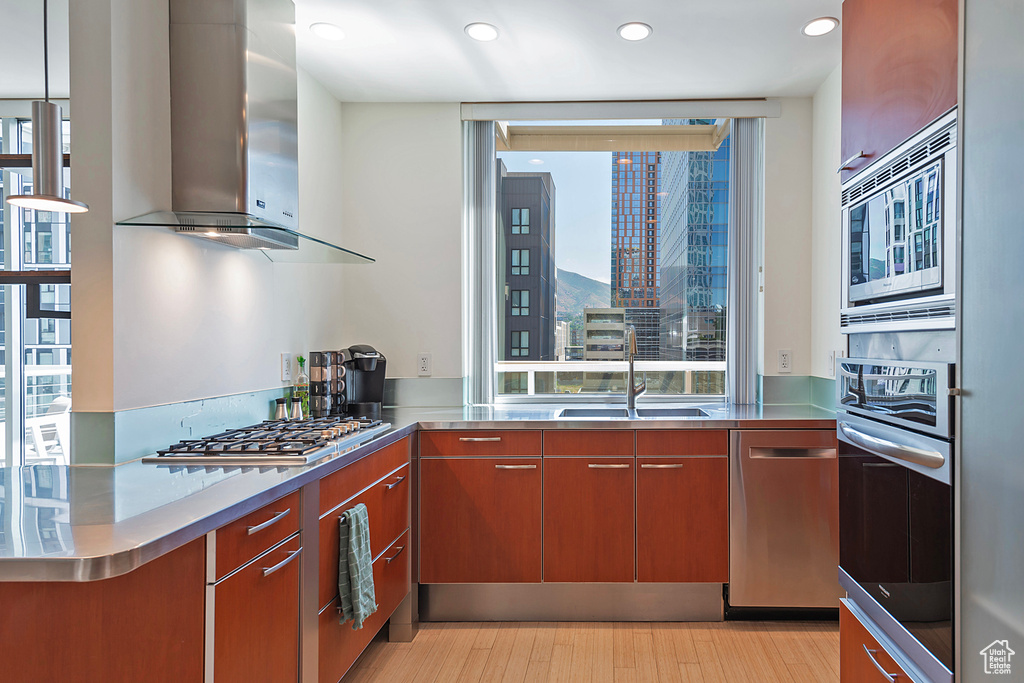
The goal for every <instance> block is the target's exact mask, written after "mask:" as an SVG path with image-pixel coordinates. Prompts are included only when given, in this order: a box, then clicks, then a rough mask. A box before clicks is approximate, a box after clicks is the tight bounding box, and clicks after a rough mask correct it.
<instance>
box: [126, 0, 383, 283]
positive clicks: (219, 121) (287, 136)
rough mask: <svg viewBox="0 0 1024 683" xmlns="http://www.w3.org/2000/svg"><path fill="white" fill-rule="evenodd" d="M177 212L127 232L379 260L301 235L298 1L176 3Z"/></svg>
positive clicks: (136, 222)
mask: <svg viewBox="0 0 1024 683" xmlns="http://www.w3.org/2000/svg"><path fill="white" fill-rule="evenodd" d="M169 9H170V66H171V73H170V75H171V173H172V180H171V185H172V187H171V210H170V211H158V212H155V213H150V214H146V215H144V216H137V217H135V218H131V219H128V220H125V221H119V222H118V225H127V226H142V227H169V228H172V229H174V230H175V231H177V232H179V233H182V234H186V235H190V236H194V237H202V238H205V239H209V240H212V241H216V242H219V243H221V244H225V245H230V246H233V247H237V248H240V249H260V250H262V251H263V253H264V254H265V255H266V256H267V258H269V259H270V260H272V261H297V262H340V263H354V262H361V263H367V262H372V261H373V259H370V258H367V257H365V256H363V255H361V254H357V253H355V252H352V251H349V250H347V249H342V248H341V247H338V246H336V245H333V244H330V243H328V242H325V241H323V240H319V239H316V238H313V237H309V236H307V235H304V234H302V233H300V232H299V231H298V225H299V222H298V213H299V181H298V170H299V169H298V133H297V131H298V92H297V90H298V86H297V78H296V63H295V5H294V3H293V2H292V0H169Z"/></svg>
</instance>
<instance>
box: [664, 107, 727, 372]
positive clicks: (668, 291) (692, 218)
mask: <svg viewBox="0 0 1024 683" xmlns="http://www.w3.org/2000/svg"><path fill="white" fill-rule="evenodd" d="M663 123H664V124H666V125H680V124H686V123H690V124H705V123H713V122H712V121H708V120H704V119H689V120H678V119H670V120H665V121H663ZM729 143H730V139H729V138H726V139H725V141H723V142H722V144H721V146H720V147H719V148H718V150H717V151H715V152H663V153H662V155H661V159H662V167H663V170H662V186H661V189H662V192H663V195H662V197H663V208H662V222H661V231H660V233H661V234H660V240H661V251H660V254H661V264H660V265H661V343H660V352H661V359H662V360H725V340H726V329H725V321H726V313H725V307H726V301H727V300H726V296H727V289H726V283H727V277H726V268H727V260H726V249H727V247H728V244H727V234H728V214H729V163H730V161H729V160H730V155H729V150H730V144H729Z"/></svg>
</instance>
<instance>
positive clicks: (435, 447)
mask: <svg viewBox="0 0 1024 683" xmlns="http://www.w3.org/2000/svg"><path fill="white" fill-rule="evenodd" d="M540 454H541V432H540V431H539V430H522V429H515V430H505V431H483V430H475V429H473V430H466V431H437V432H434V431H430V432H420V457H423V458H429V457H435V456H440V455H540Z"/></svg>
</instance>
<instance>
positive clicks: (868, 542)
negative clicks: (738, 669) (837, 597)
mask: <svg viewBox="0 0 1024 683" xmlns="http://www.w3.org/2000/svg"><path fill="white" fill-rule="evenodd" d="M953 377H954V375H953V365H952V364H950V363H939V362H915V361H898V360H867V359H848V360H845V361H843V362H842V363H841V364H840V368H839V376H838V378H837V379H838V381H837V401H836V407H837V411H838V415H837V431H838V438H839V527H840V532H839V539H840V540H839V582H840V584H841V585H842V587H843V588H844V589H845V590H846V591H847V594H848V600H851V601H852V602H853V603H855V604H856V606H857V607H858V608H859V609H860V610H861V611H862V612H863V613H864V614H865V615H866V616H868V617H869V618H870V620H871V621H872V622H874V624H875V625H877V626H878V627H879V628H881V630H882V631H884V633H885V635H886V636H887V637H888V638H889V639H890V640H891V642H893V643H894V644H895V645H896V647H897V648H898V650H899V651H900V654H901V655H903V656H904V657H903V658H904V660H905V661H904V662H903V663H905V664H906V665H907V667H906V668H908V672H912V671H914V670H916V672H917V673H918V674H919V675H923V676H924V677H926V679H927V680H931V681H952V678H953V674H952V671H953V486H952V484H953V482H952V479H951V472H952V458H953V455H954V454H953V443H952V437H953V433H952V425H953V422H952V420H951V412H952V402H951V401H952V399H951V397H950V389H951V386H952V380H953ZM906 660H909V661H906Z"/></svg>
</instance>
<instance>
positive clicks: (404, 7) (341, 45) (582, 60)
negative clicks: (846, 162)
mask: <svg viewBox="0 0 1024 683" xmlns="http://www.w3.org/2000/svg"><path fill="white" fill-rule="evenodd" d="M67 8H68V0H51V1H50V91H51V96H53V97H67V96H68V19H67V15H68V10H67ZM841 11H842V2H841V0H629V1H624V0H504V1H503V2H497V1H496V0H296V23H297V34H298V35H297V37H298V58H299V64H300V65H301V66H302V67H303V68H305V69H306V70H307V71H309V72H310V73H311V74H312V75H313V76H314V77H316V78H317V79H318V80H319V81H321V82H322V83H324V84H325V85H326V86H327V87H328V88H329V89H330V90H331V92H333V93H334V95H335V96H336V97H338V98H339V99H341V100H344V101H363V102H386V101H413V102H423V101H435V102H467V101H468V102H472V101H494V100H497V101H515V100H527V101H528V100H596V99H615V100H628V99H688V98H726V97H762V96H776V97H778V96H806V95H810V94H812V93H813V92H814V90H815V89H816V88H817V87H818V85H820V84H821V82H822V81H823V80H824V79H825V77H826V76H827V75H828V74H829V73H831V71H832V70H833V69H834V68H835V67H836V66H837V65H838V64H839V59H840V43H841V38H840V31H834V32H833V33H832V34H829V35H827V36H824V37H821V38H807V37H805V36H803V35H801V33H800V27H801V26H803V24H804V23H806V22H807V21H808V20H810V19H813V18H815V17H819V16H835V17H838V16H840V14H841ZM317 21H327V22H331V23H335V24H337V25H338V26H340V27H341V28H342V30H343V31H344V32H345V34H346V38H345V40H343V41H341V42H337V43H332V42H328V41H325V40H323V39H320V38H317V37H316V36H314V35H313V34H311V33H310V32H309V25H310V24H312V23H314V22H317ZM473 21H485V22H489V23H492V24H494V25H495V26H497V27H498V29H499V31H500V32H501V35H500V37H499V38H498V40H496V41H494V42H490V43H479V42H477V41H474V40H472V39H470V38H469V37H468V36H467V35H466V34H465V33H464V31H463V27H464V26H465V25H466V24H468V23H470V22H473ZM627 21H643V22H646V23H648V24H650V25H651V26H652V27H654V34H653V35H652V36H651V37H650V38H648V39H647V40H645V41H642V42H638V43H630V42H627V41H624V40H622V39H621V38H619V37H618V35H617V34H616V32H615V29H616V28H617V27H618V26H619V25H621V24H623V23H625V22H627ZM0 54H2V55H3V59H2V61H0V73H2V74H3V76H2V77H0V98H33V97H39V96H40V95H41V94H42V87H43V86H42V84H43V66H42V60H43V49H42V3H41V2H36V1H32V0H0Z"/></svg>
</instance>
